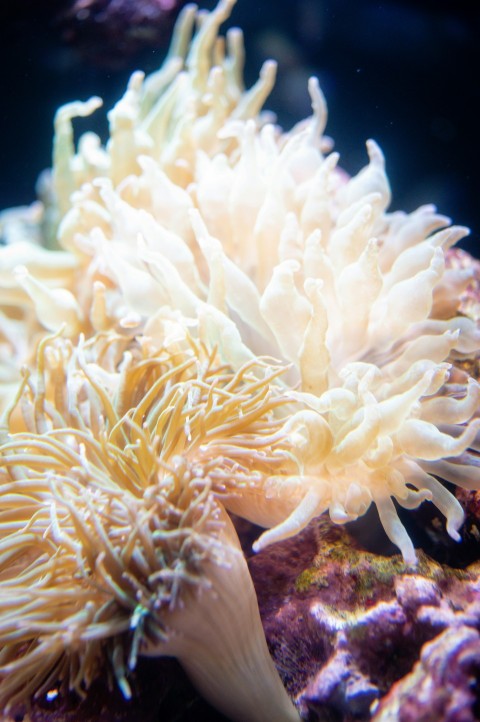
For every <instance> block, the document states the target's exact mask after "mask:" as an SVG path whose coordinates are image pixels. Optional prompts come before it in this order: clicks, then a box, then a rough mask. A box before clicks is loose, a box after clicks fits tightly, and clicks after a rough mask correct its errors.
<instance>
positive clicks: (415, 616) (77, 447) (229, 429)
mask: <svg viewBox="0 0 480 722" xmlns="http://www.w3.org/2000/svg"><path fill="white" fill-rule="evenodd" d="M233 5H234V0H220V2H219V4H218V5H217V7H216V8H215V10H213V11H212V12H211V13H197V11H196V8H195V7H194V6H190V5H189V6H187V7H186V8H185V9H184V10H183V12H182V13H181V15H180V18H179V21H178V23H177V26H176V30H175V32H174V37H173V40H172V45H171V49H170V52H169V54H168V56H167V59H166V61H165V63H164V65H163V66H162V68H161V69H160V70H159V71H157V72H156V73H154V74H152V75H151V76H149V77H147V78H146V77H145V76H144V74H143V73H141V72H136V73H134V74H133V76H132V78H131V80H130V83H129V85H128V88H127V91H126V93H125V95H124V96H123V98H121V99H120V101H119V102H118V103H117V105H116V106H115V107H114V108H113V109H112V110H111V111H110V112H109V114H108V120H109V139H108V141H107V143H106V144H102V142H101V141H100V138H99V137H97V136H96V135H95V134H94V133H91V132H87V133H84V134H83V135H81V136H80V138H79V139H78V141H77V140H76V138H75V133H74V127H73V122H74V120H75V118H78V117H82V118H88V117H89V116H90V115H91V114H92V113H93V112H94V111H96V110H97V109H98V108H99V106H100V105H101V100H100V99H99V98H96V97H93V98H90V99H89V100H87V101H85V102H81V101H74V102H72V103H69V104H68V105H66V106H63V107H61V108H60V109H59V110H58V111H57V114H56V117H55V139H54V158H53V168H52V172H51V174H50V176H45V177H44V179H43V185H42V202H41V203H37V204H35V205H34V206H33V207H32V208H31V209H28V210H26V211H17V212H15V211H9V212H6V213H4V214H3V215H2V217H1V219H0V223H1V229H0V230H1V231H2V235H3V237H4V239H5V240H6V242H7V245H6V247H5V248H2V249H0V277H1V278H2V280H3V281H4V282H3V284H2V288H1V289H0V311H1V315H0V374H1V376H0V381H1V386H0V403H1V405H0V412H1V418H0V434H1V439H0V441H1V445H0V500H1V511H0V598H1V600H2V601H1V607H0V645H1V649H0V698H1V703H2V705H3V707H4V708H5V709H6V710H9V709H10V710H13V709H14V708H15V707H16V705H18V704H20V703H23V702H26V703H28V701H29V699H31V698H32V697H33V698H34V699H36V700H39V701H40V702H42V703H43V704H44V703H45V701H46V700H47V701H48V696H49V694H50V693H51V691H52V690H57V686H58V688H59V689H60V692H61V695H62V698H63V699H65V698H66V695H68V694H69V693H75V694H76V695H78V696H79V697H82V696H85V695H86V694H87V695H88V690H89V688H91V687H92V685H93V684H94V681H95V679H96V678H97V677H98V676H99V674H100V673H101V670H102V668H103V661H104V660H108V671H107V672H106V676H107V679H111V680H112V681H115V683H116V685H117V687H118V688H119V689H120V691H121V692H122V694H123V695H124V697H125V698H126V699H129V698H130V697H131V696H132V684H131V679H132V678H133V677H134V675H135V670H136V668H137V658H138V657H142V656H173V657H176V658H177V659H178V660H179V661H180V663H181V665H182V666H183V668H184V669H185V671H186V672H187V674H188V676H189V678H190V679H191V680H192V681H193V683H194V685H195V686H196V688H197V689H198V690H199V691H200V692H201V694H202V695H204V696H205V698H206V699H208V700H210V701H211V702H212V704H213V705H214V706H215V708H216V709H218V710H220V711H222V712H225V713H226V714H228V715H229V717H230V718H231V719H232V720H239V722H241V721H242V720H245V721H246V720H248V721H249V722H266V720H270V719H275V720H276V721H277V722H282V720H285V722H287V721H290V720H291V721H292V722H293V721H294V720H297V719H298V718H299V716H298V715H299V713H300V714H302V715H303V716H304V717H308V716H312V715H314V717H313V718H314V719H315V715H316V716H317V718H318V719H322V715H324V714H325V715H326V714H328V715H331V714H333V715H334V717H335V715H336V716H337V717H338V716H339V715H340V716H343V718H344V719H345V720H348V719H350V718H353V717H355V716H356V717H362V716H363V718H365V719H367V718H368V715H369V714H370V712H371V711H373V713H374V714H376V712H375V704H376V702H377V700H378V699H380V697H382V696H384V695H385V694H386V693H387V691H388V689H390V688H391V686H392V684H394V683H395V682H397V681H398V680H399V679H400V677H401V676H402V675H408V674H409V673H410V672H411V664H412V660H415V659H417V658H418V656H419V655H421V656H420V662H419V665H420V666H419V667H417V668H416V669H415V670H414V671H413V672H411V674H412V675H413V676H412V677H411V678H406V679H405V680H404V681H403V682H401V683H399V684H398V687H397V688H395V689H398V690H399V692H398V694H399V696H401V695H402V694H405V695H406V696H408V694H409V692H408V690H409V689H410V687H411V686H412V685H415V684H417V685H421V684H422V681H421V680H427V681H426V682H425V684H428V680H430V679H435V680H436V679H441V670H438V665H437V663H436V661H435V660H436V659H437V656H438V652H437V647H435V644H436V643H438V645H439V646H438V648H443V646H442V645H445V648H446V649H447V650H448V655H449V656H450V657H451V659H452V663H453V662H454V661H455V660H458V664H457V667H458V670H459V672H458V675H457V681H458V690H457V691H458V694H459V696H460V698H461V699H463V700H470V699H471V698H470V697H468V693H467V688H466V685H467V683H466V681H465V680H467V679H468V675H469V674H471V673H472V670H474V669H475V668H476V665H477V662H478V659H477V657H476V656H475V653H474V651H473V650H474V643H475V637H474V634H475V629H476V628H477V627H478V622H479V620H478V599H477V596H478V569H477V567H475V566H474V565H473V566H472V565H471V566H468V567H467V568H466V569H465V570H464V571H463V572H462V573H460V572H455V570H451V569H449V567H447V565H444V566H443V567H442V566H441V565H440V564H439V563H438V562H435V561H434V560H433V559H431V558H430V557H429V556H428V555H427V554H425V552H423V551H420V552H419V553H418V555H417V553H416V551H415V544H414V539H415V536H414V535H413V534H412V533H411V532H409V531H408V530H407V528H406V526H405V523H404V522H403V519H404V513H405V510H415V509H418V507H420V506H421V505H422V502H424V501H430V502H432V503H433V504H432V506H434V507H436V509H438V510H439V512H441V514H442V515H443V517H444V518H445V519H446V532H447V533H448V535H449V537H450V538H451V539H452V540H454V541H455V542H460V541H461V534H460V529H461V527H462V524H463V522H464V518H465V514H464V509H463V508H462V505H461V503H460V501H459V499H458V498H457V497H456V496H455V493H454V486H456V487H458V488H459V489H460V493H459V495H460V496H461V494H462V492H469V491H473V490H475V489H478V488H479V487H480V465H479V463H478V452H479V451H480V418H479V413H478V407H479V401H480V384H479V382H478V373H477V371H478V356H479V352H480V330H479V328H478V324H477V320H478V317H477V310H478V303H477V301H478V279H477V278H476V276H475V274H476V273H477V272H478V268H477V266H476V265H475V264H474V263H473V262H471V261H470V260H469V258H468V257H465V256H463V255H462V253H461V252H457V251H452V250H451V248H452V246H454V245H455V243H456V242H457V241H458V240H460V239H461V238H463V237H464V236H465V235H466V233H467V229H465V228H463V227H457V226H450V220H449V219H448V218H446V217H444V216H442V215H441V214H439V213H438V212H437V211H436V209H435V208H434V207H433V206H422V207H421V208H419V209H418V210H416V211H414V212H413V213H403V212H399V211H397V212H393V213H392V212H389V211H388V206H389V203H390V196H391V193H390V187H389V182H388V178H387V175H386V170H385V160H384V157H383V154H382V151H381V150H380V148H379V147H378V145H377V144H376V143H375V142H374V141H373V140H369V141H368V142H367V152H368V157H369V162H368V164H367V165H366V167H365V168H364V169H363V170H361V171H360V172H359V173H358V174H357V175H356V176H354V177H352V178H350V177H348V175H347V174H346V173H345V172H344V171H343V170H342V169H341V168H339V167H338V162H339V156H338V154H337V153H334V152H331V151H332V143H331V141H330V140H329V139H328V138H326V137H325V136H324V129H325V125H326V121H327V109H326V103H325V100H324V98H323V95H322V92H321V90H320V87H319V84H318V81H317V80H316V79H315V78H312V79H311V80H310V82H309V86H308V90H309V93H310V97H311V103H312V115H311V117H310V118H308V119H306V120H305V121H304V122H302V123H300V124H298V125H297V126H295V127H294V128H293V129H292V130H291V131H289V132H284V131H282V130H281V129H280V128H278V127H277V126H276V125H275V124H274V123H273V122H272V118H271V116H269V114H268V113H266V112H264V111H262V107H263V104H264V101H265V99H266V97H267V96H268V93H269V92H270V90H271V88H272V85H273V83H274V79H275V63H274V62H273V61H268V62H266V63H265V65H264V66H263V68H262V69H261V71H260V77H259V80H258V81H257V83H256V84H255V85H254V86H253V87H252V88H250V89H249V90H245V89H244V87H243V80H242V62H243V43H242V36H241V32H240V31H239V30H238V29H232V30H230V31H228V33H227V36H226V39H225V40H224V39H223V38H221V37H219V28H220V26H221V24H222V23H223V22H224V21H225V20H226V19H227V18H228V16H229V13H230V11H231V9H232V7H233ZM448 485H450V486H448ZM452 485H453V486H452ZM452 489H453V490H452ZM464 503H465V502H464ZM467 508H468V520H469V527H468V533H470V534H472V535H473V534H474V529H476V528H477V527H476V526H475V524H476V521H475V515H476V507H475V504H474V503H473V502H471V501H470V502H468V501H467ZM375 510H376V512H377V513H378V517H379V520H380V523H381V527H383V529H384V531H385V532H386V535H387V536H388V538H389V539H390V541H391V542H392V544H393V545H394V547H395V548H396V549H397V550H400V552H401V555H400V556H395V557H391V558H386V557H384V556H382V553H381V552H382V551H385V549H384V546H383V547H382V545H380V546H379V547H378V546H377V548H376V549H374V550H373V551H367V550H366V549H365V548H362V545H361V544H360V542H355V541H354V540H353V539H352V538H351V537H350V536H349V534H350V532H344V531H343V530H341V528H339V526H338V525H345V524H349V523H351V522H355V521H357V520H359V519H362V517H364V516H365V515H366V514H370V515H371V514H372V513H375ZM326 511H328V512H329V517H330V521H328V520H327V519H325V518H324V517H323V516H322V514H323V512H326ZM421 512H422V510H421V509H420V511H419V512H418V515H417V518H420V514H421ZM229 513H231V514H235V515H237V516H238V517H239V518H240V520H241V522H239V524H242V523H243V524H244V525H245V523H246V522H252V523H254V524H257V525H259V526H261V527H263V528H266V529H267V531H264V532H263V534H261V536H260V537H259V538H257V539H256V540H255V542H254V544H253V549H254V550H255V551H256V552H260V554H259V555H258V556H257V557H253V558H251V559H250V560H249V562H250V571H251V574H252V577H253V582H254V584H256V591H257V595H258V600H259V606H260V614H259V610H258V607H257V602H256V598H255V591H254V585H253V584H252V580H251V578H250V576H249V572H248V568H247V564H246V561H245V558H244V555H243V553H242V549H241V546H240V541H239V539H238V537H237V533H236V532H235V529H234V527H233V525H232V522H231V521H230V517H229ZM317 517H319V519H318V520H317V521H316V522H315V523H314V524H313V525H312V526H310V527H309V523H310V522H311V521H312V520H314V519H316V518H317ZM472 519H473V521H472ZM331 522H333V523H334V525H337V526H334V525H333V526H332V524H331ZM442 523H443V522H442ZM241 529H242V527H241V526H239V530H240V531H241ZM243 529H244V531H245V530H246V529H247V527H245V526H244V527H243ZM250 530H251V527H250ZM304 530H305V531H304ZM257 531H258V530H257ZM241 533H243V532H241ZM352 533H353V532H352ZM441 533H442V532H441ZM247 536H248V537H250V531H248V532H247ZM290 538H291V540H290V541H289V539H290ZM285 540H286V541H285ZM383 543H385V538H384V540H383ZM244 551H245V540H244ZM247 553H248V551H247ZM452 600H453V602H452ZM260 615H261V617H262V621H263V627H264V629H265V634H266V640H267V642H268V644H269V646H270V650H271V652H272V655H273V658H274V660H275V662H276V666H277V669H278V672H279V674H277V671H276V669H275V666H274V664H273V663H272V660H271V658H270V656H269V652H268V648H267V642H266V640H265V637H264V633H263V630H262V623H261V619H260ZM447 628H448V629H447ZM456 628H458V629H460V630H463V631H462V632H461V635H460V637H459V639H460V641H459V646H455V645H454V644H451V643H450V641H449V640H450V636H449V629H456ZM443 630H446V631H445V637H444V638H443V641H442V639H439V640H437V642H435V641H434V642H432V644H433V646H431V647H426V648H424V651H423V652H422V653H421V649H422V645H423V644H424V643H426V642H428V641H429V640H432V639H434V637H435V636H436V635H438V633H439V632H440V631H443ZM462 640H463V642H462ZM462 644H463V645H464V646H462ZM392 650H394V652H395V663H394V664H390V665H388V666H387V667H386V669H385V671H384V673H379V671H378V667H379V664H380V660H382V659H383V658H384V657H385V655H386V654H388V653H389V651H392ZM432 650H433V651H432ZM464 650H465V651H464ZM463 656H465V659H466V660H467V661H466V662H465V665H464V666H463V667H462V662H461V659H462V658H463ZM279 675H280V676H279ZM280 678H281V680H282V681H283V682H284V684H285V686H286V689H287V692H288V693H289V694H290V696H291V697H293V698H294V700H295V705H296V707H297V708H298V711H297V709H296V708H295V706H294V705H293V703H292V702H291V700H290V699H289V696H288V694H287V692H286V691H285V689H284V687H283V686H282V683H281V681H280ZM418 679H420V681H418ZM416 680H417V681H416ZM57 691H58V690H57ZM392 694H395V693H394V692H392ZM465 703H466V702H465ZM382 704H383V703H382ZM390 704H393V705H394V704H395V702H391V701H389V698H386V699H385V703H384V706H383V707H382V706H380V707H379V711H378V714H387V715H388V714H389V713H388V712H383V710H388V709H389V705H390ZM39 709H40V708H39V707H37V711H38V710H39ZM61 709H62V708H61V706H60V710H61ZM39 714H40V715H41V712H39ZM419 714H420V711H419Z"/></svg>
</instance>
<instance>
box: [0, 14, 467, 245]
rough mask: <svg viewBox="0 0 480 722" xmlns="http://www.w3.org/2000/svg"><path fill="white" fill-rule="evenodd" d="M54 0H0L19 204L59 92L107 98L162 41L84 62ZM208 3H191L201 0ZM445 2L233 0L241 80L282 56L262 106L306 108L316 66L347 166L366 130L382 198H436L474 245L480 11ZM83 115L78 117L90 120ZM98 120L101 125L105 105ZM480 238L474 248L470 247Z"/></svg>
mask: <svg viewBox="0 0 480 722" xmlns="http://www.w3.org/2000/svg"><path fill="white" fill-rule="evenodd" d="M55 2H57V4H58V3H59V0H50V2H49V0H45V1H44V2H41V0H17V1H16V2H15V0H8V1H7V2H5V3H3V4H2V9H0V62H1V69H0V74H1V78H0V208H5V207H9V206H12V205H18V204H25V203H29V202H30V201H31V200H33V198H34V185H35V181H36V178H37V176H38V174H39V172H40V171H41V170H42V169H43V168H45V167H47V166H49V165H50V154H51V142H52V118H53V114H54V112H55V109H56V108H57V107H58V106H59V105H60V104H62V103H64V102H67V101H69V100H73V99H76V98H80V99H85V98H87V97H89V96H90V95H100V96H102V97H103V98H104V100H105V107H106V109H108V108H109V107H111V106H112V104H113V103H114V102H115V101H116V100H117V99H118V97H119V96H120V95H121V94H122V93H123V90H124V88H125V85H126V82H127V79H128V77H129V75H130V73H131V71H132V70H134V69H137V68H141V69H145V70H147V71H151V70H154V69H155V68H156V67H158V65H159V64H160V62H161V59H162V57H163V54H164V51H165V49H164V48H159V49H156V48H152V47H147V48H144V49H143V50H141V51H138V52H136V53H133V54H128V53H127V52H126V51H124V48H123V47H122V37H121V36H119V37H118V53H117V56H116V57H113V58H112V54H113V56H115V52H113V53H112V49H111V47H110V48H109V49H108V53H107V52H105V57H103V58H102V52H101V49H100V52H99V53H98V54H97V58H96V61H95V62H93V60H92V58H90V59H87V58H85V56H84V55H82V54H81V53H79V52H78V51H76V50H75V46H74V45H72V44H68V43H66V42H65V41H64V40H62V32H61V31H60V30H59V27H58V25H55V23H53V22H52V17H53V16H54V14H55V13H54V9H55V8H54V6H55ZM214 4H215V3H214V2H213V0H206V1H205V2H200V6H201V7H205V8H211V7H213V5H214ZM478 7H479V6H478V3H477V2H466V1H465V2H462V1H457V2H451V1H446V0H445V1H443V0H431V1H430V2H426V1H422V0H410V1H408V0H384V2H372V1H371V0H291V1H289V2H288V1H286V0H238V4H237V6H236V8H235V10H234V13H233V16H232V21H231V22H230V24H238V25H240V26H241V27H242V28H243V30H244V31H245V36H246V46H247V67H246V80H247V84H251V83H253V82H254V80H255V78H256V75H257V73H258V70H259V67H260V65H261V62H262V60H264V59H265V58H267V57H275V58H276V59H278V60H279V80H278V83H277V86H276V89H275V91H274V93H273V94H272V97H271V99H270V101H269V102H268V104H267V106H268V107H269V108H272V109H273V110H275V112H276V113H277V115H278V119H279V122H280V123H281V124H282V125H283V126H284V127H287V128H288V127H289V126H290V125H291V124H293V123H294V122H295V121H297V120H300V119H301V118H303V117H305V116H306V115H308V114H309V112H310V108H309V98H308V93H307V90H306V82H307V78H308V76H309V75H311V74H317V75H318V76H319V77H320V81H321V85H322V88H323V90H324V93H325V95H326V97H327V101H328V105H329V123H328V126H327V133H328V134H329V135H330V136H332V137H333V139H334V140H335V147H336V149H337V150H338V151H339V152H340V153H341V156H342V165H343V167H344V168H345V169H346V170H347V171H348V172H350V173H355V172H356V171H357V170H358V169H359V168H360V167H361V166H362V165H363V164H364V163H365V162H366V153H365V145H364V143H365V140H366V139H367V138H369V137H373V138H375V139H376V140H377V142H379V143H380V145H381V146H382V148H383V150H384V152H385V154H386V157H387V168H388V173H389V177H390V180H391V184H392V189H393V201H392V208H393V209H398V208H403V209H405V210H407V211H411V210H413V209H414V208H415V207H417V206H418V205H420V204H422V203H427V202H428V203H435V204H436V205H437V206H438V208H439V210H440V211H441V212H442V213H446V214H447V215H450V216H451V217H452V218H453V219H454V221H455V222H457V223H460V224H464V225H468V226H469V227H470V228H471V229H472V236H471V238H470V240H469V241H468V242H467V244H464V245H466V247H468V248H469V250H471V251H473V252H474V253H475V254H476V255H480V241H479V237H480V198H479V189H480V182H479V179H480V153H479V147H480V143H479V136H478V128H479V122H478V117H479V116H478V105H479V101H480V79H479V71H480V9H478ZM91 123H92V121H91V120H89V121H88V126H85V127H90V125H91ZM95 124H96V125H95V130H97V132H100V133H101V134H103V135H105V130H106V123H105V119H104V114H103V113H102V112H99V113H97V115H96V120H95ZM477 248H478V250H477Z"/></svg>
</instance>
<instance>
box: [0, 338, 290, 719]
mask: <svg viewBox="0 0 480 722" xmlns="http://www.w3.org/2000/svg"><path fill="white" fill-rule="evenodd" d="M124 345H125V341H124V339H121V338H120V339H119V338H118V337H117V336H115V335H110V336H108V337H97V338H96V339H95V340H92V341H91V342H87V343H84V344H83V343H81V344H80V345H79V346H77V347H74V346H73V345H72V344H71V342H69V341H68V340H64V339H62V338H61V337H57V338H53V339H51V340H44V341H43V342H42V343H41V344H40V346H39V353H38V360H37V372H36V376H35V377H29V376H28V375H27V376H26V378H25V380H24V383H23V393H22V394H21V398H20V400H19V403H20V405H21V406H22V413H23V418H24V423H25V427H26V428H27V429H30V430H23V431H17V432H16V433H10V434H8V435H6V436H5V438H4V442H3V444H2V445H1V446H0V599H1V601H0V612H1V614H0V647H1V651H0V702H1V704H2V705H3V706H6V707H11V706H12V705H13V704H14V703H15V702H17V701H18V700H22V701H25V699H28V696H29V695H31V694H32V693H35V694H36V695H41V694H43V693H44V692H46V691H47V690H48V689H49V688H50V687H51V686H52V685H56V684H58V683H59V682H61V683H63V685H64V687H65V688H67V689H72V690H75V691H76V692H77V693H79V694H84V693H85V690H86V689H88V687H89V685H90V683H91V681H92V680H93V679H94V678H95V677H96V676H97V675H98V674H99V671H100V669H101V666H102V665H103V664H104V660H105V659H110V660H112V672H113V675H114V676H115V678H116V680H117V682H118V684H119V686H120V688H121V689H122V691H123V693H124V695H125V696H127V697H128V696H130V694H131V692H130V685H129V681H128V677H129V675H130V673H131V672H132V670H133V669H134V668H135V664H136V659H137V656H138V655H142V654H146V655H167V656H175V657H177V658H178V659H179V661H180V662H181V664H182V665H183V666H184V667H185V669H186V671H187V672H188V674H189V675H190V677H191V678H192V680H193V682H194V683H195V685H196V686H197V687H198V689H199V690H200V691H201V692H202V693H203V694H204V696H205V697H206V698H207V699H208V700H210V701H211V702H212V703H213V704H214V705H215V706H216V707H218V708H219V709H220V710H222V711H224V712H225V713H226V714H228V715H229V716H230V718H231V719H232V720H239V721H242V720H247V719H248V720H252V721H253V720H255V721H257V720H258V722H263V721H265V722H266V720H270V719H271V718H272V715H273V716H274V718H275V719H278V720H285V722H288V721H290V720H291V721H292V722H293V721H294V720H298V714H297V713H296V711H295V708H294V706H293V704H292V703H291V702H290V700H289V698H288V696H287V694H286V692H285V690H284V688H283V686H282V684H281V681H280V679H279V677H278V675H277V673H276V670H275V667H274V665H273V662H272V660H271V658H270V656H269V653H268V649H267V646H266V642H265V637H264V634H263V630H262V625H261V621H260V616H259V612H258V607H257V603H256V598H255V592H254V589H253V584H252V581H251V579H250V576H249V572H248V568H247V564H246V562H245V559H244V557H243V554H242V551H241V548H240V545H239V542H238V539H237V536H236V533H235V531H234V529H233V526H232V524H231V522H230V520H229V518H228V516H227V515H226V512H225V511H224V509H223V507H222V506H221V505H220V504H219V502H218V501H217V499H216V498H215V496H214V494H213V492H212V488H213V486H215V485H216V486H221V485H222V478H224V477H227V476H228V477H229V478H230V477H232V476H234V475H237V476H238V477H239V479H241V478H242V477H243V476H245V475H246V474H248V473H249V470H250V468H251V466H252V465H254V466H255V468H256V469H257V470H256V471H255V472H252V473H256V474H257V475H258V476H260V475H261V473H260V471H259V469H261V468H262V466H263V467H265V468H270V467H272V465H273V467H274V466H275V463H276V461H275V458H274V457H275V453H274V452H275V448H274V445H275V441H274V440H273V447H272V437H275V433H272V432H275V431H276V430H278V422H275V421H274V420H272V418H271V410H272V408H274V407H275V405H276V403H278V402H277V401H276V400H275V399H274V398H269V383H270V381H271V377H270V376H268V375H267V377H266V379H265V381H264V382H263V383H261V382H259V381H258V378H257V377H256V376H254V375H253V374H252V372H251V369H248V368H244V369H242V370H240V371H238V372H236V373H232V372H229V371H228V369H226V368H225V366H223V365H218V364H216V363H215V359H214V355H213V354H208V353H206V352H204V351H203V350H202V349H199V348H198V347H196V346H195V345H194V344H192V345H190V347H189V348H188V349H186V350H185V351H184V353H183V355H182V354H181V353H180V351H179V350H178V349H177V351H172V350H170V351H167V350H160V351H159V352H158V353H157V354H156V355H154V354H152V353H150V354H149V355H146V353H145V349H142V346H141V344H139V343H138V342H136V341H131V342H130V344H129V348H128V349H127V350H125V349H124V348H122V346H124ZM150 351H151V349H150ZM119 352H121V358H122V363H121V366H120V369H119V370H117V371H115V370H114V369H115V368H116V367H117V369H118V356H119ZM100 362H102V363H103V367H102V366H101V365H100ZM250 437H251V438H252V439H255V440H256V445H257V452H256V454H257V456H258V463H257V464H254V462H253V458H254V457H255V452H250V453H249V455H248V457H247V455H246V453H245V449H246V448H247V447H248V444H249V438H250ZM262 437H263V442H262ZM210 448H213V449H214V450H215V452H213V451H212V452H209V449H210ZM218 449H221V450H222V452H223V455H222V454H219V453H218Z"/></svg>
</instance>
